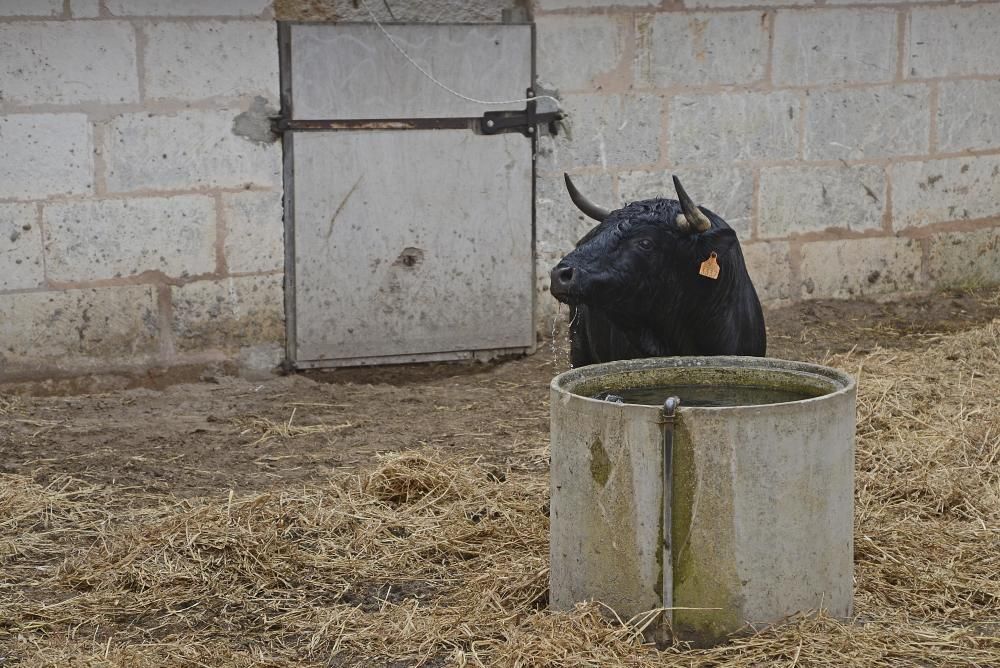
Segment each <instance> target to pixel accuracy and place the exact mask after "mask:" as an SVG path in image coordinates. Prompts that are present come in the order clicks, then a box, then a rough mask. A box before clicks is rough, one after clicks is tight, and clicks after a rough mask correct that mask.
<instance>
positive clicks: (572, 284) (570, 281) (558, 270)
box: [549, 262, 580, 304]
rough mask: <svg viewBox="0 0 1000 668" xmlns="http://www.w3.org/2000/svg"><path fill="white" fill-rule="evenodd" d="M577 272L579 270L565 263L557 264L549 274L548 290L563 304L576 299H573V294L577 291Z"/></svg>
mask: <svg viewBox="0 0 1000 668" xmlns="http://www.w3.org/2000/svg"><path fill="white" fill-rule="evenodd" d="M579 274H580V272H578V271H577V270H576V269H574V268H573V267H571V266H569V265H567V264H565V263H562V262H560V263H559V264H557V265H556V266H555V268H554V269H552V273H551V275H550V278H551V287H550V288H549V291H550V292H551V293H552V296H553V297H555V298H556V299H558V300H559V301H561V302H563V303H565V304H572V303H574V302H575V301H578V300H576V299H574V296H576V294H577V293H578V292H579V286H578V284H577V283H578V280H577V279H578V277H579Z"/></svg>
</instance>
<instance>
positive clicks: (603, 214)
mask: <svg viewBox="0 0 1000 668" xmlns="http://www.w3.org/2000/svg"><path fill="white" fill-rule="evenodd" d="M563 176H564V177H566V190H568V191H569V198H570V199H571V200H573V204H576V208H578V209H580V211H583V212H584V213H585V214H587V215H588V216H590V217H591V218H593V219H594V220H596V221H598V222H601V223H603V222H604V219H605V218H607V217H608V214H609V213H611V211H609V210H608V209H605V208H602V207H599V206H597V205H596V204H594V203H593V202H591V201H590V200H589V199H587V198H586V197H584V196H583V195H581V194H580V191H579V190H577V189H576V186H574V185H573V180H572V179H570V178H569V174H566V173H563Z"/></svg>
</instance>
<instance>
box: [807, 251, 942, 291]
mask: <svg viewBox="0 0 1000 668" xmlns="http://www.w3.org/2000/svg"><path fill="white" fill-rule="evenodd" d="M801 252H802V260H801V264H800V265H799V278H800V279H801V281H802V293H801V296H802V297H812V298H822V297H833V298H840V299H847V298H852V297H863V296H865V295H872V294H878V293H884V292H902V291H906V290H916V289H919V288H921V287H922V285H923V281H922V278H921V276H920V263H921V251H920V243H919V242H918V241H917V240H915V239H902V238H897V237H882V238H878V239H842V240H838V241H814V242H812V243H807V244H803V245H802V249H801Z"/></svg>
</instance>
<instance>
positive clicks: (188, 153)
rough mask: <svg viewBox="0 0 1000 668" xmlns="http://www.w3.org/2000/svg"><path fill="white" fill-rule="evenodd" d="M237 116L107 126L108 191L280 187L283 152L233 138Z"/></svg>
mask: <svg viewBox="0 0 1000 668" xmlns="http://www.w3.org/2000/svg"><path fill="white" fill-rule="evenodd" d="M239 113H240V112H238V111H185V112H180V113H177V114H170V115H162V116H157V115H153V114H148V113H138V114H123V115H121V116H118V117H117V118H115V119H113V120H112V121H111V122H110V123H109V125H108V132H107V135H108V147H107V164H108V177H107V182H108V190H110V191H111V192H128V191H132V190H139V189H150V190H194V189H203V188H218V187H223V188H226V187H228V188H233V187H246V186H253V185H256V186H264V187H270V186H277V185H280V184H281V149H280V146H279V145H278V144H277V143H270V144H260V143H257V142H254V141H251V140H250V139H248V138H246V137H243V136H238V135H237V134H235V133H234V129H233V123H234V119H235V117H236V116H237V115H239Z"/></svg>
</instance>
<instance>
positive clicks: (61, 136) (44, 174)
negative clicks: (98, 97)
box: [0, 114, 94, 199]
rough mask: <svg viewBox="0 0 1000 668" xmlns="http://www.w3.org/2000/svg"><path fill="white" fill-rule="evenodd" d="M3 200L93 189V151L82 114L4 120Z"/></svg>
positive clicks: (0, 150) (0, 143)
mask: <svg viewBox="0 0 1000 668" xmlns="http://www.w3.org/2000/svg"><path fill="white" fill-rule="evenodd" d="M0 156H2V159H0V197H6V198H11V199H31V198H41V197H47V196H49V195H79V194H86V193H90V192H93V190H94V166H93V160H94V147H93V138H92V136H91V129H90V123H88V122H87V117H86V116H84V115H83V114H10V115H7V116H0Z"/></svg>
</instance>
